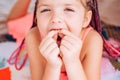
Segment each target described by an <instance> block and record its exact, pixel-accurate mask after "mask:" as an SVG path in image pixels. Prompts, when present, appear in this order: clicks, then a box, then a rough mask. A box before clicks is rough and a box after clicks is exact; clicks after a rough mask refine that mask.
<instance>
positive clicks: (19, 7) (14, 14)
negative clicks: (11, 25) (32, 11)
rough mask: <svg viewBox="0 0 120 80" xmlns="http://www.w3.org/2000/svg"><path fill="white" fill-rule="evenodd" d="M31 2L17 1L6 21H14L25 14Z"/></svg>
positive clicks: (28, 0) (27, 0) (26, 0)
mask: <svg viewBox="0 0 120 80" xmlns="http://www.w3.org/2000/svg"><path fill="white" fill-rule="evenodd" d="M30 2H31V0H18V1H17V2H16V4H15V5H14V6H13V8H12V9H11V11H10V14H9V16H8V20H12V19H16V18H19V17H22V16H24V15H26V14H27V10H28V7H29V4H30Z"/></svg>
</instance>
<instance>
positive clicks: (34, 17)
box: [31, 0, 38, 28]
mask: <svg viewBox="0 0 120 80" xmlns="http://www.w3.org/2000/svg"><path fill="white" fill-rule="evenodd" d="M37 3H38V0H36V2H35V8H34V15H33V24H32V27H31V28H33V27H36V26H37V19H36V10H37Z"/></svg>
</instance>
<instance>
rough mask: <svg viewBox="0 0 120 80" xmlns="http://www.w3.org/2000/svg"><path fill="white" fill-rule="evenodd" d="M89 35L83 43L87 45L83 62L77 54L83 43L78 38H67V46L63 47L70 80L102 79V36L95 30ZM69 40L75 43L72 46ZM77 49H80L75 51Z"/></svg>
mask: <svg viewBox="0 0 120 80" xmlns="http://www.w3.org/2000/svg"><path fill="white" fill-rule="evenodd" d="M68 34H69V33H68ZM71 35H72V34H71ZM91 35H92V36H91ZM87 36H88V37H87V38H86V41H85V42H84V43H83V46H84V47H85V49H84V50H85V51H84V52H85V57H84V59H83V60H82V62H81V61H80V59H79V58H78V57H77V56H78V55H79V54H76V53H78V51H79V50H78V48H80V46H79V45H81V44H79V41H78V39H76V40H75V41H74V40H73V39H71V38H67V39H66V40H67V42H66V44H67V45H64V46H65V47H67V48H66V49H65V47H64V48H61V50H62V52H64V53H65V54H64V53H63V61H64V63H65V68H66V71H67V75H68V78H69V80H100V64H101V56H102V47H103V42H102V38H101V37H100V35H99V34H98V33H96V32H95V31H91V32H90V33H89V34H88V35H87ZM74 39H75V38H74ZM68 40H70V41H68ZM69 42H70V43H72V44H73V45H71V46H70V44H69ZM74 43H75V44H74ZM61 44H62V43H61ZM64 44H65V41H64ZM77 44H78V45H77ZM78 46H79V47H78ZM67 49H68V50H67ZM76 50H78V51H77V52H75V51H76ZM81 53H82V52H81ZM82 54H83V53H82ZM91 73H94V74H91Z"/></svg>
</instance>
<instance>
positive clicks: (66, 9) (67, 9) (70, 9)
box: [65, 8, 75, 12]
mask: <svg viewBox="0 0 120 80" xmlns="http://www.w3.org/2000/svg"><path fill="white" fill-rule="evenodd" d="M65 11H68V12H75V10H74V9H72V8H65Z"/></svg>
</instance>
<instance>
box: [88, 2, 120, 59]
mask: <svg viewBox="0 0 120 80" xmlns="http://www.w3.org/2000/svg"><path fill="white" fill-rule="evenodd" d="M87 5H88V6H89V7H90V8H91V10H92V13H93V14H92V20H91V22H90V25H91V26H92V27H93V28H94V29H95V30H96V31H97V32H98V33H99V34H100V35H102V26H101V21H100V16H99V12H98V3H97V0H90V1H89V2H87ZM102 38H103V41H104V45H103V46H104V50H105V51H107V52H108V54H109V55H110V58H111V57H113V58H118V57H119V56H120V51H118V50H117V49H116V48H114V47H113V46H112V45H111V44H110V43H109V42H108V41H107V40H106V39H105V38H104V36H103V35H102Z"/></svg>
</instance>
